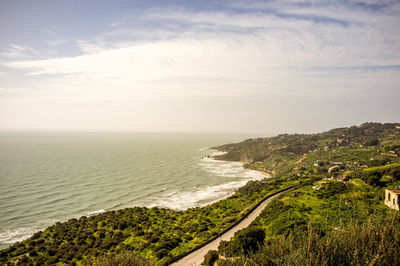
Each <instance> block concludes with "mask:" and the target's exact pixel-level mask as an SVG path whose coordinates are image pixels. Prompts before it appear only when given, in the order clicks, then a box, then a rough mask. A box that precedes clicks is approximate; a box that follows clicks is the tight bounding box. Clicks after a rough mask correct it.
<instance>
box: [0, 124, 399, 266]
mask: <svg viewBox="0 0 400 266" xmlns="http://www.w3.org/2000/svg"><path fill="white" fill-rule="evenodd" d="M215 148H216V149H219V150H222V151H226V152H227V153H226V154H224V155H222V156H220V157H219V159H222V160H240V161H243V162H246V165H245V166H246V167H247V168H249V169H255V170H260V171H264V172H268V173H270V175H271V176H272V178H270V179H268V180H262V181H251V182H249V183H248V184H247V185H246V186H244V187H242V188H240V189H238V191H237V192H236V193H235V194H234V195H233V196H231V197H229V198H228V199H225V200H222V201H219V202H217V203H214V204H212V205H210V206H206V207H203V208H191V209H189V210H186V211H173V210H169V209H160V208H151V209H148V208H139V207H137V208H129V209H123V210H117V211H110V212H107V213H103V214H100V215H96V216H91V217H81V218H80V219H71V220H69V221H68V222H64V223H57V224H55V225H53V226H51V227H49V228H47V229H46V230H45V231H43V232H39V233H36V234H35V235H33V236H32V237H31V238H30V239H27V240H25V241H22V242H19V243H16V244H14V245H13V246H11V247H10V248H8V249H5V250H2V251H1V252H0V263H2V264H7V263H8V264H21V265H24V264H25V265H32V264H33V265H43V264H57V265H63V264H67V265H75V264H78V265H90V264H93V263H98V264H100V265H113V264H114V265H115V263H117V262H118V263H121V261H131V262H132V261H135V263H136V264H134V265H146V264H147V265H148V264H158V265H160V264H163V263H166V262H168V261H169V260H170V259H172V258H174V257H176V256H178V255H179V254H181V253H184V252H186V251H188V250H190V249H192V248H193V247H195V246H196V245H198V244H200V243H202V242H204V241H206V240H207V239H209V238H211V237H213V236H216V235H218V233H220V232H221V231H222V230H224V229H225V228H227V227H229V226H230V225H231V224H233V223H234V222H235V221H237V220H238V219H239V218H240V217H242V216H243V215H244V214H245V213H246V212H247V211H248V210H249V209H250V208H251V207H253V206H254V205H255V204H256V203H257V202H258V201H259V200H261V199H262V198H264V197H265V196H267V195H269V194H271V193H274V192H276V191H278V190H280V189H283V188H287V187H290V186H293V185H297V186H298V188H297V189H295V190H293V191H290V192H288V193H286V194H285V195H284V196H283V197H281V198H279V199H277V200H275V201H273V202H272V203H271V204H270V205H268V206H267V208H266V209H265V210H264V211H263V212H262V214H261V215H260V216H259V217H258V218H257V219H256V220H255V221H254V222H253V223H252V224H251V226H250V227H249V228H247V229H244V230H242V231H239V232H238V233H237V234H236V235H235V237H234V239H233V240H231V241H230V242H223V243H222V244H221V245H220V248H219V253H218V254H215V253H214V254H211V253H210V254H208V255H207V260H206V262H207V263H211V262H212V261H213V260H215V259H217V257H219V258H218V261H219V263H220V264H221V263H224V265H243V264H248V265H260V264H261V265H280V264H294V265H302V264H311V265H321V264H327V265H338V264H342V265H347V264H357V265H365V264H371V265H373V264H387V265H396V264H397V265H398V264H399V263H400V245H399V243H400V241H399V240H400V238H399V236H400V233H399V226H398V224H399V222H400V220H399V214H398V212H397V211H394V210H391V209H389V208H387V207H386V206H385V205H384V204H383V199H384V193H383V191H384V189H385V188H395V187H397V186H400V167H399V166H400V158H399V157H400V124H393V123H392V124H379V123H365V124H362V125H360V126H353V127H350V128H339V129H333V130H330V131H327V132H324V133H319V134H293V135H288V134H284V135H279V136H276V137H271V138H257V139H249V140H245V141H243V142H241V143H237V144H227V145H223V146H219V147H215ZM221 255H223V256H221Z"/></svg>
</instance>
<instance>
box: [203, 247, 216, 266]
mask: <svg viewBox="0 0 400 266" xmlns="http://www.w3.org/2000/svg"><path fill="white" fill-rule="evenodd" d="M218 258H219V256H218V252H217V251H216V250H210V251H208V252H207V254H206V255H205V256H204V264H205V265H207V266H213V265H214V263H215V262H216V261H217V259H218Z"/></svg>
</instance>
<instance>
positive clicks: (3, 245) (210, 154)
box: [0, 148, 269, 250]
mask: <svg viewBox="0 0 400 266" xmlns="http://www.w3.org/2000/svg"><path fill="white" fill-rule="evenodd" d="M202 150H203V151H206V152H207V153H208V155H207V156H208V157H207V159H210V160H213V161H218V162H225V163H232V162H231V161H224V160H218V159H216V156H217V155H219V154H221V152H222V151H219V150H216V149H210V148H205V149H202ZM215 152H217V153H216V154H215ZM222 153H223V152H222ZM207 159H206V160H207ZM234 163H242V162H238V161H236V162H234ZM227 167H228V168H227V169H229V168H230V166H229V165H227ZM235 167H239V166H235ZM240 168H241V169H243V170H245V171H250V172H253V171H254V172H257V173H258V174H261V175H262V178H261V176H260V177H257V175H254V176H251V175H249V176H247V175H246V174H245V173H243V176H242V179H239V180H238V181H231V182H242V184H240V185H239V186H238V187H235V186H233V187H231V188H233V189H234V191H230V192H226V193H224V194H221V195H219V197H218V196H217V197H216V198H214V199H212V198H213V194H214V193H213V192H212V190H213V189H210V188H213V185H206V187H205V189H209V191H208V192H204V191H202V193H203V194H204V193H209V196H208V197H209V198H211V199H210V201H208V202H207V201H206V200H203V203H201V201H200V202H198V203H194V204H193V206H190V207H188V208H196V207H200V208H202V207H206V206H209V205H212V204H214V203H217V202H219V201H222V200H225V199H227V198H229V197H231V196H233V195H235V193H236V191H237V189H238V188H240V187H243V186H245V185H246V183H247V182H248V181H251V180H262V179H263V178H269V175H267V174H266V173H263V172H261V171H257V170H253V169H246V168H245V167H244V166H243V164H242V165H241V166H240ZM215 175H218V174H215ZM246 177H248V180H246V179H247V178H246ZM221 184H229V182H224V183H221ZM225 187H226V186H225ZM225 189H226V188H225ZM192 192H193V193H195V192H196V189H193V190H192ZM160 199H161V198H160ZM204 201H206V202H204ZM137 206H139V207H147V208H151V207H153V206H148V205H147V206H145V205H132V206H129V207H125V208H134V207H137ZM157 207H159V208H166V209H171V210H175V208H173V207H169V206H162V205H159V206H157ZM125 208H122V209H125ZM184 209H185V210H186V209H187V208H184ZM115 210H119V209H115ZM115 210H114V209H113V210H110V209H109V210H107V211H104V209H101V211H93V212H90V213H87V214H82V215H79V216H71V219H72V218H74V219H79V218H80V217H83V216H95V215H98V214H101V213H107V212H110V211H115ZM65 221H66V220H64V221H60V222H65ZM52 225H53V224H49V225H48V226H45V227H43V228H37V230H34V231H32V230H31V231H29V233H27V234H25V235H24V236H20V234H21V233H20V231H21V230H20V227H17V228H15V229H12V230H11V229H10V230H8V231H5V233H4V234H5V237H4V238H5V239H4V240H5V241H7V242H2V243H1V245H0V246H1V248H0V250H3V249H6V248H7V247H9V246H12V245H13V244H14V243H15V242H20V241H23V240H26V239H29V238H30V237H31V236H32V235H33V234H34V233H35V232H39V231H44V230H46V229H47V228H48V227H50V226H52ZM13 230H14V231H18V238H17V239H16V240H15V241H14V240H13V239H14V235H15V234H16V233H14V231H13ZM10 232H11V233H13V234H12V235H10V234H11V233H10ZM6 236H7V237H6ZM8 241H10V242H8Z"/></svg>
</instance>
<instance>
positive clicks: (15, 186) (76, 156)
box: [0, 132, 265, 249]
mask: <svg viewBox="0 0 400 266" xmlns="http://www.w3.org/2000/svg"><path fill="white" fill-rule="evenodd" d="M248 137H249V136H236V135H226V136H225V135H209V134H155V133H146V134H145V133H140V134H139V133H137V134H133V133H129V134H128V133H59V132H58V133H54V132H53V133H43V132H41V133H2V134H0V191H1V193H0V249H4V248H6V247H7V246H9V245H11V244H12V243H15V242H17V241H22V240H24V239H26V238H28V237H30V236H31V235H32V234H33V233H35V232H37V231H39V230H43V229H45V228H46V227H48V226H50V225H52V224H54V223H56V222H58V221H60V222H63V221H67V220H68V219H71V218H78V217H81V216H83V215H85V216H90V215H96V214H99V213H102V212H105V211H109V210H116V209H122V208H128V207H134V206H146V207H155V206H157V207H164V208H171V209H176V210H185V209H187V208H191V207H198V206H199V207H201V206H204V205H207V204H210V203H212V202H215V201H217V200H219V199H221V198H224V197H226V196H227V195H229V194H231V193H233V192H234V191H235V190H236V189H237V188H239V187H241V186H243V185H245V184H246V183H247V182H248V181H249V180H259V179H263V178H265V176H263V175H262V174H260V173H258V172H256V171H252V170H245V169H244V168H243V167H242V163H240V162H226V161H219V160H215V159H213V158H212V156H214V155H217V154H221V152H219V151H216V150H212V149H210V147H213V146H216V145H222V144H226V143H232V142H239V141H242V140H244V139H246V138H248Z"/></svg>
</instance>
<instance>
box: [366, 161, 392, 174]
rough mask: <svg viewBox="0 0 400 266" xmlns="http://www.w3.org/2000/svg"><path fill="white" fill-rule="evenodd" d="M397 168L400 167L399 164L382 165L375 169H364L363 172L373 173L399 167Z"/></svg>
mask: <svg viewBox="0 0 400 266" xmlns="http://www.w3.org/2000/svg"><path fill="white" fill-rule="evenodd" d="M399 166H400V162H398V163H391V164H387V165H382V166H376V167H369V168H365V169H363V170H364V171H365V172H375V171H379V170H386V169H390V168H393V167H399Z"/></svg>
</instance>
